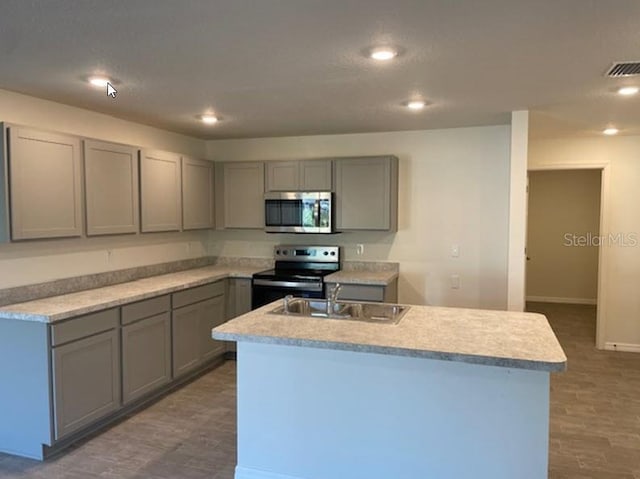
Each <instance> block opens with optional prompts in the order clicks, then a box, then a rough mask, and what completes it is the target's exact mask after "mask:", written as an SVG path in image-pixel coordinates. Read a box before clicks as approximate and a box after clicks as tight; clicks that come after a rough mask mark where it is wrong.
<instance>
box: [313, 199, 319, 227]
mask: <svg viewBox="0 0 640 479" xmlns="http://www.w3.org/2000/svg"><path fill="white" fill-rule="evenodd" d="M313 209H314V216H315V219H316V228H319V227H320V200H316V201H315V204H314V207H313Z"/></svg>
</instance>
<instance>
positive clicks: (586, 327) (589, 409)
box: [527, 303, 640, 479]
mask: <svg viewBox="0 0 640 479" xmlns="http://www.w3.org/2000/svg"><path fill="white" fill-rule="evenodd" d="M527 310H528V311H535V312H540V313H543V314H545V315H546V316H547V318H548V319H549V322H550V323H551V326H552V327H553V330H554V332H555V333H556V336H558V339H559V340H560V344H562V347H563V349H564V350H565V353H566V355H567V358H568V370H567V372H566V373H562V374H552V375H551V418H550V434H549V436H550V437H549V439H550V443H549V472H550V473H549V478H550V479H640V354H638V353H622V352H613V351H599V350H597V349H596V348H595V334H596V308H595V306H584V305H568V304H550V303H529V304H528V305H527Z"/></svg>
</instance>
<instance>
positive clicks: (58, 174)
mask: <svg viewBox="0 0 640 479" xmlns="http://www.w3.org/2000/svg"><path fill="white" fill-rule="evenodd" d="M8 139H9V142H8V146H7V148H6V150H5V153H6V155H7V157H8V162H6V160H5V166H3V168H7V167H8V168H7V171H8V173H9V179H8V180H9V181H8V184H9V185H10V188H9V191H10V204H11V208H10V210H11V239H12V240H26V239H38V238H61V237H73V236H81V235H82V188H81V161H80V158H81V151H80V140H79V139H78V138H75V137H72V136H67V135H59V134H54V133H46V132H42V131H38V130H33V129H30V128H24V127H18V126H10V127H9V128H8Z"/></svg>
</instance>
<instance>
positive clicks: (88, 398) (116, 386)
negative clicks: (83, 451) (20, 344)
mask: <svg viewBox="0 0 640 479" xmlns="http://www.w3.org/2000/svg"><path fill="white" fill-rule="evenodd" d="M52 366H53V367H52V369H53V398H54V423H55V439H56V440H57V439H61V438H63V437H65V436H66V435H68V434H70V433H72V432H74V431H76V430H78V429H80V428H82V427H84V426H87V425H89V424H91V423H93V422H95V421H97V420H99V419H101V418H103V417H105V416H107V415H109V414H110V413H112V412H113V411H116V410H117V409H118V408H119V407H120V338H119V337H118V331H117V330H116V329H112V330H109V331H105V332H103V333H99V334H96V335H94V336H90V337H88V338H83V339H79V340H77V341H73V342H70V343H67V344H64V345H61V346H58V347H54V348H53V350H52Z"/></svg>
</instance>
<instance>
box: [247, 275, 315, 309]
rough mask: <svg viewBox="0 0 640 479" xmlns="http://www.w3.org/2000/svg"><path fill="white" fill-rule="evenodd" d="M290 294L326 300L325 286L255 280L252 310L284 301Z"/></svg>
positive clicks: (253, 282)
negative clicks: (279, 300) (277, 301)
mask: <svg viewBox="0 0 640 479" xmlns="http://www.w3.org/2000/svg"><path fill="white" fill-rule="evenodd" d="M288 294H290V295H293V296H295V297H297V298H324V285H323V284H322V283H307V284H304V285H301V284H300V283H297V282H289V281H271V280H261V279H254V280H253V281H252V286H251V309H256V308H259V307H260V306H264V305H265V304H269V303H272V302H273V301H276V300H278V299H282V298H284V297H285V296H287V295H288Z"/></svg>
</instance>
